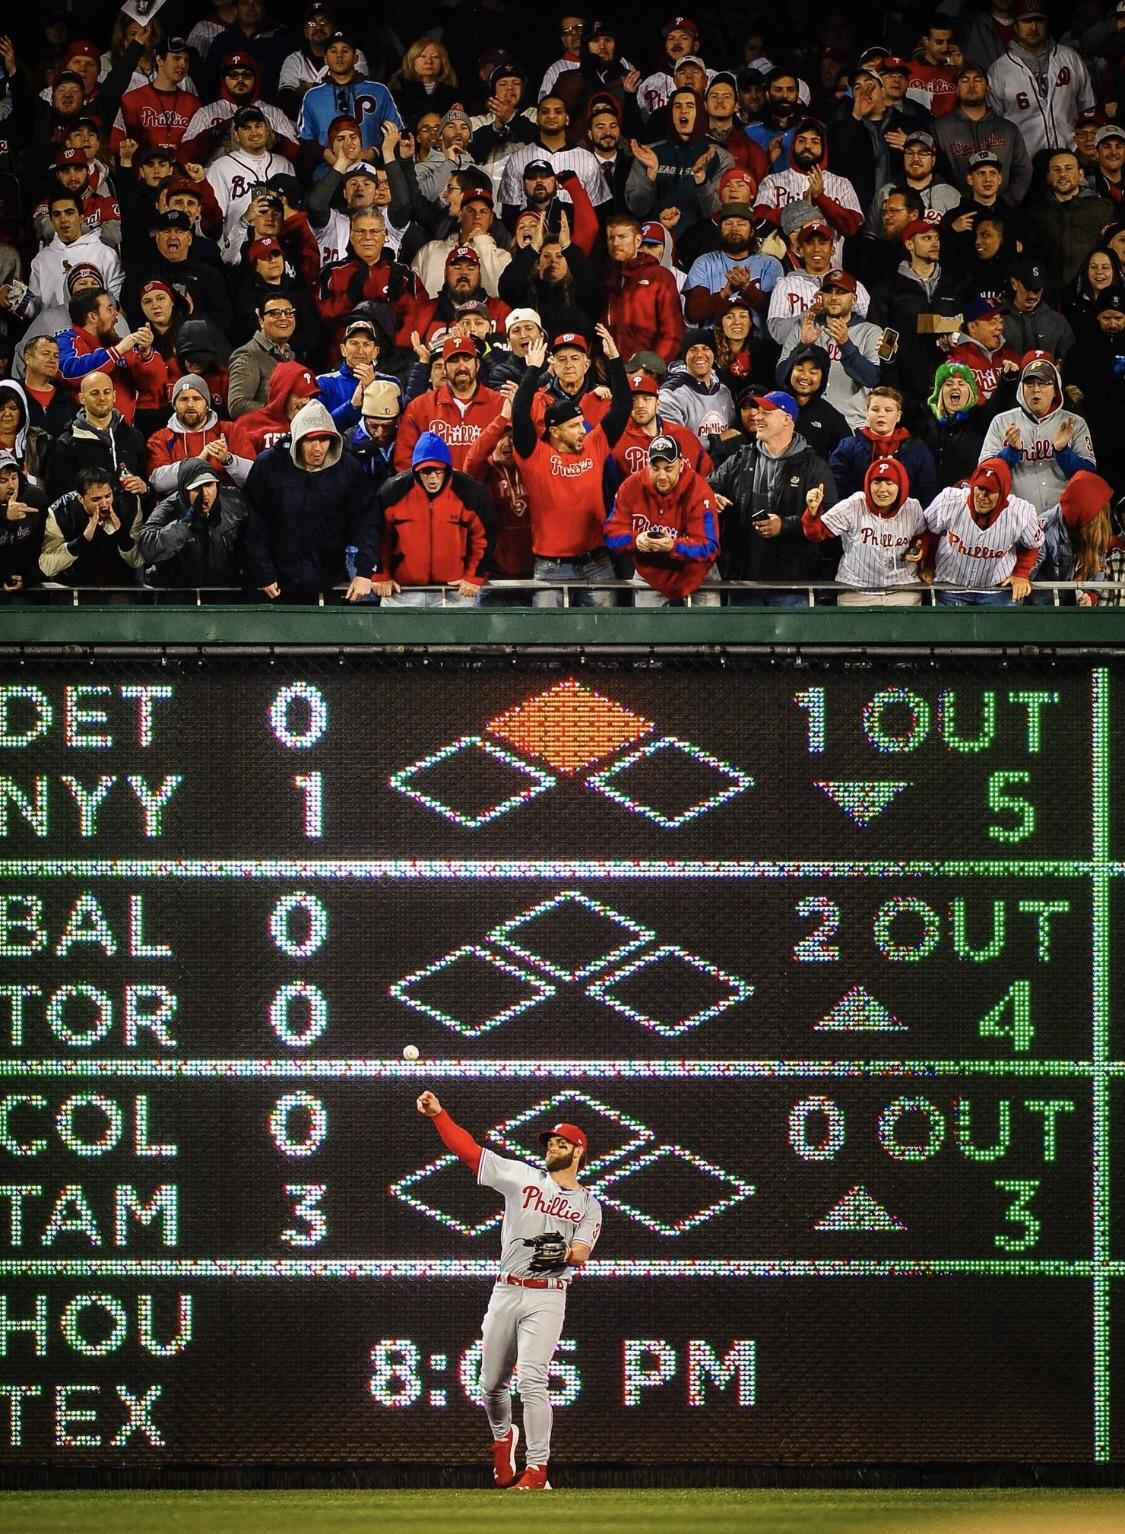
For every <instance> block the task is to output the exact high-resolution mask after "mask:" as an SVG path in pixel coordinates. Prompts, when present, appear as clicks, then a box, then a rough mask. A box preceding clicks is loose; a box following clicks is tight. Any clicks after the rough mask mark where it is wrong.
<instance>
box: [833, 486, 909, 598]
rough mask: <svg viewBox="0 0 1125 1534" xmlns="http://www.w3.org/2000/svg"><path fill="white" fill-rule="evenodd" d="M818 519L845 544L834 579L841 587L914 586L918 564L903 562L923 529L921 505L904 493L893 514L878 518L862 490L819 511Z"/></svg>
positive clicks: (870, 588)
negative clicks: (901, 501)
mask: <svg viewBox="0 0 1125 1534" xmlns="http://www.w3.org/2000/svg"><path fill="white" fill-rule="evenodd" d="M820 520H821V522H822V523H823V524H824V526H825V527H826V528H827V529H828V531H829V532H830V533H836V534H837V536H838V537H839V538H840V539H841V540H842V542H843V545H844V553H843V557H842V558H841V560H840V568H839V569H838V570H837V571H836V579H837V580H838V581H839V582H840V584H841V585H842V586H857V587H859V588H860V589H861V590H864V591H884V590H886V589H887V588H888V587H891V586H896V587H897V586H917V585H918V584H919V580H918V566H917V565H908V564H907V563H906V553H907V550H908V549H909V548H910V545H911V544H912V543H913V542H914V540H915V538H917V537H919V536H920V535H921V534H922V533H924V532H925V531H926V524H925V521H924V520H923V517H922V508H921V506H919V504H918V502H917V501H916V500H915V499H914V498H913V496H907V498H906V500H905V501H903V503H902V505H901V506H900V507H899V508H898V510H897V511H896V512H895V514H894V516H893V517H877V516H876V515H875V513H874V512H873V511H872V510H871V509H870V507H869V506H868V504H867V500H866V498H865V496H864V494H863V491H862V490H857V491H856V493H855V495H849V496H848V497H847V499H846V500H843V501H837V503H836V505H835V506H833V507H832V508H831V510H830V511H824V512H821V516H820Z"/></svg>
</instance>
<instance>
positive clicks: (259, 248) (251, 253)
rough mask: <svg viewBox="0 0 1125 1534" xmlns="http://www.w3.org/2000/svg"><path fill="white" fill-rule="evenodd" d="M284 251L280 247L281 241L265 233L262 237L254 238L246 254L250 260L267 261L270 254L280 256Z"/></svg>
mask: <svg viewBox="0 0 1125 1534" xmlns="http://www.w3.org/2000/svg"><path fill="white" fill-rule="evenodd" d="M284 254H285V252H284V251H283V250H282V248H281V241H280V240H275V239H274V238H273V236H272V235H266V236H265V238H264V239H261V240H254V241H253V242H252V243H251V245H250V249H249V250H248V251H247V252H246V255H247V257H248V259H249V260H251V261H268V260H269V258H270V257H271V256H282V255H284Z"/></svg>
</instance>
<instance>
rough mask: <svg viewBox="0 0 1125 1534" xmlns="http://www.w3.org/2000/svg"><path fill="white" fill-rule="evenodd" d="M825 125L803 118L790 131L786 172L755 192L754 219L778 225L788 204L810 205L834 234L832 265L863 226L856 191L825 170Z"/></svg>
mask: <svg viewBox="0 0 1125 1534" xmlns="http://www.w3.org/2000/svg"><path fill="white" fill-rule="evenodd" d="M827 164H828V159H827V145H826V142H825V135H824V125H823V124H822V123H821V122H820V121H819V120H818V119H817V118H815V117H803V118H801V119H800V120H799V121H798V122H797V123H796V124H795V125H794V129H793V138H792V142H791V144H790V148H789V169H788V170H784V171H775V172H772V173H771V174H770V175H768V176H767V177H766V178H765V180H764V181H763V182H762V184H761V186H759V188H758V199H757V202H756V203H755V204H754V216H755V218H763V219H766V220H767V221H768V222H769V223H771V224H780V222H781V210H782V208H783V207H784V206H785V204H786V203H789V202H798V201H804V202H811V203H812V204H813V206H814V207H815V208H816V210H817V213H818V214H819V215H820V217H821V218H822V219H823V221H824V222H825V223H826V224H827V225H828V226H829V228H830V229H831V230H832V231H833V234H834V236H835V240H834V244H833V261H834V262H835V263H836V264H837V265H839V263H840V261H841V260H842V259H843V250H844V240H845V239H847V238H848V237H849V236H851V235H853V234H855V233H856V232H857V231H858V229H859V226H860V225H861V224H862V223H863V210H862V209H861V208H860V205H859V198H858V197H857V196H856V194H855V188H854V187H853V186H852V184H851V182H850V181H849V180H847V178H846V177H844V176H838V175H836V173H835V172H834V171H830V170H828V169H827V168H826V167H827Z"/></svg>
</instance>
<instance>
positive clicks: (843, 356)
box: [777, 269, 881, 427]
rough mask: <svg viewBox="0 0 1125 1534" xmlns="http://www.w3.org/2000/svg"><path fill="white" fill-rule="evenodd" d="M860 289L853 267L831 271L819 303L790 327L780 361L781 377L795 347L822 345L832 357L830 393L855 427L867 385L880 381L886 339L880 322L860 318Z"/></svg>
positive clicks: (861, 418) (861, 414) (860, 419)
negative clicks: (882, 344)
mask: <svg viewBox="0 0 1125 1534" xmlns="http://www.w3.org/2000/svg"><path fill="white" fill-rule="evenodd" d="M855 292H856V280H855V278H854V277H853V276H852V275H851V273H850V272H844V271H840V270H838V269H837V270H835V271H831V272H828V273H827V274H826V276H825V278H824V281H823V282H822V283H821V287H820V294H819V299H818V302H817V304H816V306H815V307H814V308H811V309H809V310H807V311H806V312H805V313H804V314H803V315H802V316H801V323H800V326H799V327H798V328H797V332H796V334H795V335H794V334H792V333H791V334H790V335H789V337H788V338H787V340H786V341H785V344H784V345H783V346H782V348H781V360H780V361H779V363H778V365H777V378H778V382H779V383H780V381H781V379H782V378H783V377H784V376H785V373H786V372H787V371H788V364H787V358H788V357H789V354H790V352H792V351H795V350H796V348H797V347H798V346H814V345H815V346H822V347H823V348H824V350H825V351H826V352H827V353H828V357H829V361H830V366H829V369H828V384H827V387H826V389H825V395H826V398H827V399H828V402H829V404H832V405H835V407H836V409H837V410H838V411H839V412H840V414H841V415H842V416H843V417H844V419H845V420H846V421H847V422H848V425H849V426H852V427H856V426H862V425H863V423H864V420H865V419H866V405H867V391H868V389H872V388H874V387H875V385H876V384H877V383H878V382H879V357H878V352H877V348H878V345H879V342H880V339H881V332H880V330H879V329H878V327H877V326H875V325H871V324H869V323H868V322H867V321H866V320H858V321H857V320H856V319H855V317H854V315H853V312H852V311H853V308H854V305H855Z"/></svg>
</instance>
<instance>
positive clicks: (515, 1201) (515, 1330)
mask: <svg viewBox="0 0 1125 1534" xmlns="http://www.w3.org/2000/svg"><path fill="white" fill-rule="evenodd" d="M418 1112H419V1113H422V1114H425V1116H426V1117H427V1118H431V1119H433V1121H434V1127H435V1129H436V1130H437V1132H438V1134H439V1135H440V1136H441V1138H442V1140H443V1142H444V1143H445V1144H446V1145H447V1146H448V1147H449V1149H450V1150H451V1151H453V1152H454V1154H455V1155H457V1156H459V1157H460V1158H461V1160H462V1161H463V1162H464V1163H465V1164H466V1166H469V1167H471V1168H472V1170H473V1171H474V1172H475V1173H476V1176H477V1181H478V1182H479V1183H482V1184H483V1185H484V1186H485V1187H486V1188H495V1190H496V1192H497V1193H499V1194H501V1195H502V1196H503V1199H504V1223H503V1225H502V1226H501V1229H500V1272H499V1274H498V1275H497V1279H496V1285H495V1288H494V1289H493V1291H492V1299H491V1300H490V1301H489V1305H488V1310H487V1311H486V1313H485V1317H484V1324H483V1326H482V1328H481V1337H482V1342H483V1349H482V1352H481V1370H480V1388H481V1399H482V1401H483V1404H484V1409H485V1412H486V1413H487V1414H488V1423H489V1426H490V1427H491V1429H492V1477H493V1480H494V1481H495V1482H496V1485H497V1486H501V1487H511V1488H512V1490H514V1491H550V1490H551V1483H550V1481H548V1479H547V1461H548V1459H549V1458H550V1453H551V1421H552V1417H553V1413H552V1411H551V1403H550V1400H549V1399H548V1396H547V1369H548V1367H549V1365H550V1362H551V1358H552V1356H553V1354H554V1351H555V1348H556V1346H557V1345H558V1340H559V1337H560V1335H561V1333H562V1325H563V1317H564V1316H565V1314H566V1291H567V1288H568V1287H569V1285H570V1281H571V1279H572V1278H573V1277H574V1273H575V1271H576V1270H577V1269H578V1268H580V1267H581V1266H582V1264H583V1263H584V1262H585V1261H586V1260H587V1259H588V1257H589V1256H590V1253H591V1252H592V1251H593V1249H594V1243H595V1242H596V1241H597V1239H598V1234H599V1232H600V1231H601V1228H602V1209H601V1205H600V1204H599V1203H598V1201H597V1199H596V1198H595V1197H594V1196H593V1194H591V1193H588V1192H587V1191H586V1189H585V1188H582V1187H580V1186H579V1183H578V1173H579V1171H580V1170H581V1167H582V1163H583V1161H584V1160H585V1158H586V1148H587V1142H586V1135H585V1133H584V1131H583V1130H581V1129H579V1128H578V1126H577V1125H576V1124H556V1125H555V1126H554V1128H553V1129H549V1130H546V1131H545V1132H544V1133H543V1134H541V1135H540V1136H539V1140H540V1143H541V1144H542V1145H544V1146H545V1147H546V1151H545V1154H544V1157H543V1166H542V1167H535V1166H532V1165H530V1163H528V1162H526V1161H512V1160H509V1159H508V1158H507V1157H505V1156H498V1155H496V1153H495V1151H490V1150H485V1148H484V1147H483V1146H481V1145H478V1144H477V1142H476V1141H475V1140H474V1139H473V1137H472V1135H470V1134H469V1132H468V1131H467V1130H465V1129H462V1128H461V1127H460V1126H459V1125H457V1124H455V1123H454V1122H453V1120H452V1119H451V1118H450V1117H449V1114H448V1113H446V1111H445V1109H444V1108H443V1107H442V1105H441V1104H440V1103H439V1102H438V1100H437V1098H436V1097H435V1096H434V1094H433V1093H432V1092H423V1093H422V1095H421V1097H420V1098H419V1099H418ZM513 1366H515V1367H516V1368H518V1371H519V1386H520V1395H521V1396H522V1397H523V1425H524V1431H525V1433H526V1434H527V1446H526V1464H525V1467H524V1472H523V1474H522V1475H521V1476H519V1477H517V1475H516V1445H517V1443H518V1442H519V1428H517V1427H516V1425H515V1423H514V1422H513V1421H512V1392H511V1375H512V1368H513Z"/></svg>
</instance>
